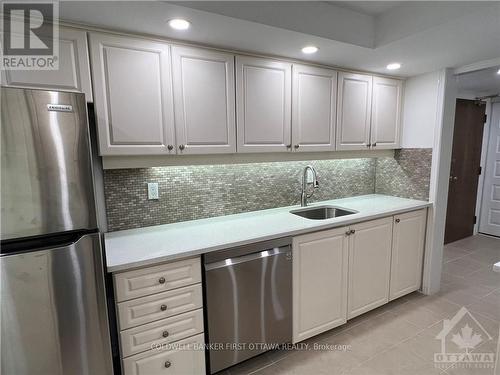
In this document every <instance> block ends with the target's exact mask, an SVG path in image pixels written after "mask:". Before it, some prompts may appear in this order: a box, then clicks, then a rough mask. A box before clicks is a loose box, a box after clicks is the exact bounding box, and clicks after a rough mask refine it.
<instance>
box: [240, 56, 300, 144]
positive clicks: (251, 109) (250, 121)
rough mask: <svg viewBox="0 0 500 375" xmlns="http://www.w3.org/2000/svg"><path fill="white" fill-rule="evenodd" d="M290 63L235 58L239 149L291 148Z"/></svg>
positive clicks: (241, 57)
mask: <svg viewBox="0 0 500 375" xmlns="http://www.w3.org/2000/svg"><path fill="white" fill-rule="evenodd" d="M291 72H292V65H291V64H288V63H284V62H279V61H274V60H268V59H261V58H256V57H246V56H237V57H236V116H237V118H236V120H237V129H238V131H237V133H238V152H274V151H290V150H291V144H290V141H291V133H290V129H291V113H290V112H291V101H292V91H291V86H292V84H291V81H292V73H291Z"/></svg>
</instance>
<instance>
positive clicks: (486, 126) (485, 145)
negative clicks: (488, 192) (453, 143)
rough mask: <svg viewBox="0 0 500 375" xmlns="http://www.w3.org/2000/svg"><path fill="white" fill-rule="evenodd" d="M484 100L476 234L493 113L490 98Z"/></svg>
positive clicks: (476, 231) (477, 224) (477, 231)
mask: <svg viewBox="0 0 500 375" xmlns="http://www.w3.org/2000/svg"><path fill="white" fill-rule="evenodd" d="M485 101H486V111H485V113H486V116H487V117H486V122H485V123H484V128H483V143H482V145H481V174H480V175H479V181H478V184H477V197H476V217H477V220H476V224H474V229H473V232H472V234H473V235H476V234H478V233H479V222H480V220H481V206H482V203H483V189H484V176H485V174H484V172H485V171H486V158H487V156H488V143H489V141H490V130H491V129H490V127H491V116H492V114H493V102H495V101H496V100H492V99H491V98H487V99H485Z"/></svg>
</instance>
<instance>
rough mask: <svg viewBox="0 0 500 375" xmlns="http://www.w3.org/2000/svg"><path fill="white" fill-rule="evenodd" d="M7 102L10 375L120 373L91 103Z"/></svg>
mask: <svg viewBox="0 0 500 375" xmlns="http://www.w3.org/2000/svg"><path fill="white" fill-rule="evenodd" d="M0 95H1V107H0V111H1V133H0V137H1V202H0V206H1V222H0V228H1V257H0V278H1V284H0V290H1V315H0V320H1V325H0V329H1V331H0V337H1V373H2V374H3V375H23V374H26V375H34V374H40V375H45V374H47V375H49V374H50V375H59V374H60V375H80V374H82V375H83V374H87V375H100V374H106V375H108V374H111V373H112V364H111V348H110V338H109V325H108V319H107V309H106V296H105V288H104V265H103V255H102V248H101V238H100V233H99V231H98V226H97V218H96V207H95V198H94V184H93V177H92V162H91V152H90V140H89V129H88V118H87V107H86V102H85V98H84V95H83V94H78V93H69V92H56V91H43V90H29V89H18V88H6V87H2V88H1V91H0Z"/></svg>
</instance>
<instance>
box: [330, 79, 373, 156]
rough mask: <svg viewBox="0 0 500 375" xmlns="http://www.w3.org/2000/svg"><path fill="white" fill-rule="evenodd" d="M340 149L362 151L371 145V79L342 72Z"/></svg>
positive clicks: (340, 86) (339, 107)
mask: <svg viewBox="0 0 500 375" xmlns="http://www.w3.org/2000/svg"><path fill="white" fill-rule="evenodd" d="M338 81H339V82H338V97H337V150H363V149H366V148H367V147H368V146H369V143H370V116H371V106H372V77H371V76H368V75H362V74H352V73H344V72H340V73H339V79H338Z"/></svg>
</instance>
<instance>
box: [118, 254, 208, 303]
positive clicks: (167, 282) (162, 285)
mask: <svg viewBox="0 0 500 375" xmlns="http://www.w3.org/2000/svg"><path fill="white" fill-rule="evenodd" d="M113 277H114V283H115V298H116V301H117V302H121V301H126V300H129V299H132V298H137V297H143V296H148V295H150V294H154V293H160V292H164V291H167V290H170V289H175V288H180V287H183V286H187V285H192V284H196V283H201V264H200V258H192V259H186V260H181V261H178V262H172V263H165V264H160V265H159V266H154V267H146V268H141V269H138V270H134V271H128V272H123V273H116V274H114V276H113Z"/></svg>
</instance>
